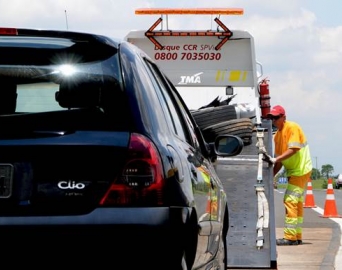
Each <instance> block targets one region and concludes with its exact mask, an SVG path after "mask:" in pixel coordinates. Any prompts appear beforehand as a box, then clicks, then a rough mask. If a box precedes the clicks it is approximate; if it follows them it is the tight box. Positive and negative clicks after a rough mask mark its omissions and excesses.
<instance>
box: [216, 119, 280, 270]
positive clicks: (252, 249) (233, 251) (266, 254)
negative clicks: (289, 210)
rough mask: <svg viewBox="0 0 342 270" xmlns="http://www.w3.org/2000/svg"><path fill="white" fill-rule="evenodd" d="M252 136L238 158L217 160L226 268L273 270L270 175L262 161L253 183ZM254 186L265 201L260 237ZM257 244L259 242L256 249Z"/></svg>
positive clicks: (268, 137) (256, 163)
mask: <svg viewBox="0 0 342 270" xmlns="http://www.w3.org/2000/svg"><path fill="white" fill-rule="evenodd" d="M262 128H265V132H264V135H265V136H264V142H265V146H266V148H267V149H272V148H271V147H272V127H271V124H270V123H263V127H262ZM254 135H255V136H253V140H252V143H251V144H250V145H247V146H245V147H244V149H243V151H242V153H241V154H240V155H238V156H236V157H233V158H224V159H218V161H217V164H216V166H217V167H216V169H217V172H218V174H219V176H220V178H221V179H222V182H223V185H224V188H225V191H226V192H227V194H228V205H229V206H230V208H229V222H230V223H229V230H228V235H227V253H228V256H227V257H228V262H227V269H277V252H276V245H275V237H276V236H275V233H276V232H275V229H274V228H275V218H274V196H273V172H272V170H271V167H269V166H268V164H267V163H266V162H263V164H262V180H261V181H260V180H257V174H258V166H259V159H258V147H257V146H256V144H257V138H256V137H257V136H256V133H255V134H254ZM238 179H239V180H238ZM258 185H261V186H264V192H265V198H267V204H266V207H267V209H264V211H265V213H264V215H265V216H266V215H268V223H269V224H267V226H265V227H264V228H263V229H262V231H263V233H262V237H260V236H258V232H257V223H258V219H259V218H260V213H258V212H259V211H260V209H258V207H260V202H258V195H257V192H256V187H257V186H258ZM264 208H265V205H264ZM261 215H262V214H261ZM261 218H264V217H261ZM258 241H262V245H261V246H259V247H258V246H257V242H258Z"/></svg>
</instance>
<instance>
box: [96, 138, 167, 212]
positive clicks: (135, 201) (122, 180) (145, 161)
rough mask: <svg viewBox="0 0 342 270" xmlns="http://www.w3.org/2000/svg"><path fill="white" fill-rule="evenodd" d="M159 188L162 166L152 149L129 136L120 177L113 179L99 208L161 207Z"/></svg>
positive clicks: (152, 147)
mask: <svg viewBox="0 0 342 270" xmlns="http://www.w3.org/2000/svg"><path fill="white" fill-rule="evenodd" d="M163 187H164V177H163V169H162V162H161V158H160V156H159V153H158V151H157V149H156V147H155V145H154V144H153V143H152V142H151V141H150V140H149V139H148V138H146V137H145V136H142V135H139V134H135V133H133V134H132V135H131V139H130V144H129V150H128V158H127V161H126V164H125V166H124V168H123V170H122V172H121V175H119V176H118V177H117V178H116V179H114V181H113V183H112V184H111V186H110V187H109V189H108V190H107V192H106V194H105V196H104V197H103V198H102V199H101V201H100V205H103V206H113V205H115V206H127V205H131V206H132V205H137V206H139V205H144V206H146V205H151V206H155V205H162V204H163V198H162V194H163V192H162V191H163Z"/></svg>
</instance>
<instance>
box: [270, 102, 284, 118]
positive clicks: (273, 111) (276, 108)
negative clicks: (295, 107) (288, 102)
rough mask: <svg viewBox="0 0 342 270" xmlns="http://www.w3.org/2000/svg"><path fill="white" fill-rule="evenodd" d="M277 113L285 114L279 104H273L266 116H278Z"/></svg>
mask: <svg viewBox="0 0 342 270" xmlns="http://www.w3.org/2000/svg"><path fill="white" fill-rule="evenodd" d="M279 115H285V109H284V108H283V107H282V106H280V105H276V106H274V107H273V108H272V109H271V110H270V112H269V113H268V114H267V116H268V117H272V116H279Z"/></svg>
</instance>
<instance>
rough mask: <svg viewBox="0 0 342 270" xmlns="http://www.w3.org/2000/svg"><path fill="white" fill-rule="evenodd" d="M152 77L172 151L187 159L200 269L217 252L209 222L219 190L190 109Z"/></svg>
mask: <svg viewBox="0 0 342 270" xmlns="http://www.w3.org/2000/svg"><path fill="white" fill-rule="evenodd" d="M151 66H152V68H153V69H155V71H156V73H158V70H157V67H155V66H153V64H151ZM155 76H156V78H157V80H159V85H160V87H161V92H162V96H163V100H164V101H163V102H164V103H165V104H164V105H165V106H166V107H167V108H168V110H167V114H168V116H167V118H168V119H169V121H170V125H169V126H170V127H171V128H172V129H173V131H174V133H175V135H176V138H177V141H178V144H177V147H178V149H175V152H177V153H179V154H181V155H184V158H182V160H187V163H186V164H182V167H183V169H184V171H185V172H184V175H186V174H187V172H189V174H190V178H191V186H190V188H191V190H185V192H189V193H191V195H192V196H193V201H192V202H189V205H193V207H194V208H195V211H196V215H197V225H198V228H199V230H198V235H197V241H198V244H197V252H196V258H195V266H200V265H203V264H206V263H207V262H209V261H210V260H211V259H212V257H213V256H214V255H215V254H216V250H217V247H215V245H216V244H217V241H215V237H216V235H214V234H213V230H212V228H213V227H212V219H215V220H217V219H218V215H217V213H218V208H217V207H216V206H215V205H217V199H218V197H219V196H218V195H219V194H218V191H219V189H218V187H217V182H216V181H215V177H214V176H213V175H212V173H213V166H212V164H211V162H210V161H209V160H208V159H206V158H205V155H203V153H202V152H203V151H204V152H205V149H206V146H205V142H204V141H203V137H200V136H199V135H198V134H197V133H196V131H195V126H194V123H193V122H192V120H191V114H190V112H189V110H188V109H187V108H186V105H185V104H184V102H183V100H182V98H181V97H180V96H179V95H178V94H177V90H176V89H175V88H174V87H172V85H170V84H169V83H168V82H167V81H166V78H164V77H163V76H162V74H155ZM185 189H186V187H185ZM188 198H190V196H188ZM214 206H215V207H214Z"/></svg>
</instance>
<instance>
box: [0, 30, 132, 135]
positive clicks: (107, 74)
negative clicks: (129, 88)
mask: <svg viewBox="0 0 342 270" xmlns="http://www.w3.org/2000/svg"><path fill="white" fill-rule="evenodd" d="M114 45H115V44H114V43H113V44H109V42H104V41H101V40H100V41H99V40H96V39H89V40H87V39H84V40H78V39H73V38H65V37H63V38H59V37H36V36H0V117H4V116H18V115H21V116H22V115H25V114H43V113H50V114H51V112H60V111H63V112H65V111H70V110H81V109H82V110H85V109H91V110H95V109H96V110H98V111H101V112H103V113H104V114H106V113H107V114H112V115H113V113H115V108H116V107H118V106H120V105H121V106H120V107H121V108H123V107H125V106H123V105H124V104H125V102H126V101H125V95H124V94H123V89H122V78H121V75H120V74H121V72H120V65H119V57H118V48H117V47H115V46H114ZM122 113H123V112H122V111H121V113H120V118H122ZM64 115H65V114H64ZM111 121H112V122H113V119H111ZM120 124H122V121H120ZM89 129H91V127H89Z"/></svg>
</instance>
